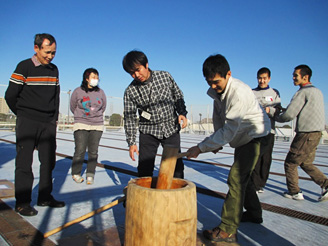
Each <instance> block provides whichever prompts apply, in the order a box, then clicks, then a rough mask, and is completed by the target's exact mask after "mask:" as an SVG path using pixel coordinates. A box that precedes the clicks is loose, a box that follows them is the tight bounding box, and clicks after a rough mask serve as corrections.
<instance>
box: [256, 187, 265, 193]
mask: <svg viewBox="0 0 328 246" xmlns="http://www.w3.org/2000/svg"><path fill="white" fill-rule="evenodd" d="M256 193H257V194H259V193H264V189H263V188H262V187H261V188H260V189H258V190H257V191H256Z"/></svg>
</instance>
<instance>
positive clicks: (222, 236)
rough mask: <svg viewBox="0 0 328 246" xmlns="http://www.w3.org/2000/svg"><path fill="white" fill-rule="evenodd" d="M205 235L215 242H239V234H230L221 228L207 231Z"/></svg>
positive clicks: (204, 232)
mask: <svg viewBox="0 0 328 246" xmlns="http://www.w3.org/2000/svg"><path fill="white" fill-rule="evenodd" d="M203 235H204V237H205V238H207V239H209V240H211V241H214V242H227V243H235V242H237V234H229V233H227V232H225V231H222V230H221V229H220V228H219V227H215V228H213V229H212V230H205V231H203Z"/></svg>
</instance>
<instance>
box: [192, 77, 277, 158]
mask: <svg viewBox="0 0 328 246" xmlns="http://www.w3.org/2000/svg"><path fill="white" fill-rule="evenodd" d="M207 94H208V95H209V96H210V97H212V98H213V99H214V110H213V124H214V130H215V132H214V133H213V134H212V135H211V136H209V137H207V138H205V139H204V140H203V141H202V142H201V143H199V144H198V147H199V148H200V150H201V151H202V152H209V151H213V150H216V149H218V148H220V147H222V146H223V145H225V144H227V143H229V144H230V146H231V147H233V148H236V147H239V146H242V145H244V144H247V143H248V142H250V141H251V140H252V139H253V138H259V137H263V136H266V135H268V134H269V133H270V129H271V124H270V120H269V117H268V116H267V114H266V113H265V111H264V110H263V108H262V107H261V106H260V104H259V102H258V101H257V99H256V97H255V95H254V93H253V91H252V89H251V88H250V87H249V86H248V85H246V84H245V83H243V82H242V81H240V80H238V79H235V78H233V77H230V78H229V80H228V83H227V86H226V88H225V90H224V92H223V94H222V95H219V94H218V93H217V92H216V91H215V90H213V89H212V88H210V89H209V90H208V91H207Z"/></svg>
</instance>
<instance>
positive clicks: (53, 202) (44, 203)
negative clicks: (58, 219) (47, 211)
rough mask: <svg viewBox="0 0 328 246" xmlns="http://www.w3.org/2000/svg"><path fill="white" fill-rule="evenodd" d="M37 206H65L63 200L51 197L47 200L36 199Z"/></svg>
mask: <svg viewBox="0 0 328 246" xmlns="http://www.w3.org/2000/svg"><path fill="white" fill-rule="evenodd" d="M37 204H38V206H41V207H51V208H62V207H65V202H61V201H57V200H55V199H54V198H52V199H51V200H49V201H38V203H37Z"/></svg>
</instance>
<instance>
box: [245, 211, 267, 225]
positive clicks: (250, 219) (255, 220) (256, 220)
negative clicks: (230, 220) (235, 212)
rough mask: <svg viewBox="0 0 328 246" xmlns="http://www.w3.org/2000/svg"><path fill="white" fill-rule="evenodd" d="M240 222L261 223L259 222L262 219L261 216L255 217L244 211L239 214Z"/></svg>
mask: <svg viewBox="0 0 328 246" xmlns="http://www.w3.org/2000/svg"><path fill="white" fill-rule="evenodd" d="M240 222H252V223H255V224H261V223H263V219H262V218H255V217H253V216H251V215H250V213H248V212H247V211H246V212H244V213H243V215H242V216H241V220H240Z"/></svg>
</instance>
